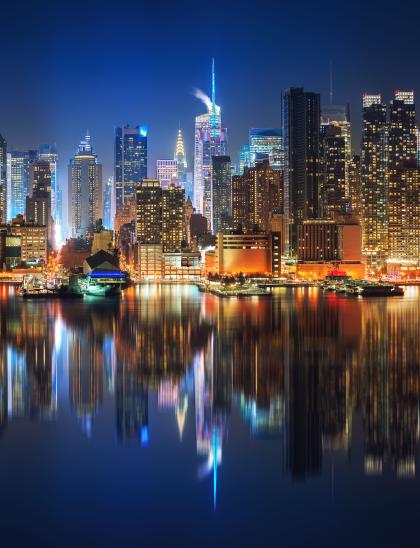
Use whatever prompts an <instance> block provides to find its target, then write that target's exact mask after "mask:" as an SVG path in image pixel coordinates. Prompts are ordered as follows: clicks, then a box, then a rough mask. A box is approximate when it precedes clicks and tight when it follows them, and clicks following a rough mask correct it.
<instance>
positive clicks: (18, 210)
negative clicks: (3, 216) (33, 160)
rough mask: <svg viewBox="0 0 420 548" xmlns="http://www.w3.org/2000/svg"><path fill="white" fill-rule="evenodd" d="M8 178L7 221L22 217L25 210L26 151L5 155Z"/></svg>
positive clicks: (27, 157) (27, 177)
mask: <svg viewBox="0 0 420 548" xmlns="http://www.w3.org/2000/svg"><path fill="white" fill-rule="evenodd" d="M7 161H8V176H9V178H10V181H9V183H8V187H9V189H10V200H9V203H10V211H9V212H8V217H9V219H12V218H13V217H16V215H23V214H24V213H25V208H26V196H27V195H28V189H29V153H28V152H27V151H12V152H9V153H8V154H7Z"/></svg>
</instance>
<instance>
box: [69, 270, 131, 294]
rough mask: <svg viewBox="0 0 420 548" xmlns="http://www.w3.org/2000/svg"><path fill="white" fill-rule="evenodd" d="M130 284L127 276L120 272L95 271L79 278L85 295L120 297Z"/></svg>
mask: <svg viewBox="0 0 420 548" xmlns="http://www.w3.org/2000/svg"><path fill="white" fill-rule="evenodd" d="M129 282H130V280H129V278H128V276H127V274H126V273H125V272H121V271H120V270H93V271H92V272H90V273H89V274H86V275H85V276H82V277H80V278H79V287H80V290H81V292H82V293H83V294H85V295H90V296H92V297H111V296H115V295H119V294H120V293H121V290H122V289H125V288H126V287H128V285H129Z"/></svg>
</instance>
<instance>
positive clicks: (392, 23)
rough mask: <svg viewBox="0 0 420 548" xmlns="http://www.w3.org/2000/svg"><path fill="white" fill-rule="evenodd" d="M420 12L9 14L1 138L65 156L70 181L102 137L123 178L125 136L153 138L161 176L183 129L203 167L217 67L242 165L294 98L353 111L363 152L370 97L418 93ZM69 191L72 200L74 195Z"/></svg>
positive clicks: (337, 8)
mask: <svg viewBox="0 0 420 548" xmlns="http://www.w3.org/2000/svg"><path fill="white" fill-rule="evenodd" d="M419 15H420V6H419V5H416V4H415V2H399V3H394V4H393V6H392V7H388V6H387V5H386V3H384V2H372V1H370V0H369V2H368V1H367V0H365V1H364V2H359V1H353V2H346V3H344V2H337V1H335V2H314V1H313V2H307V1H305V0H302V1H300V2H292V1H289V2H283V1H282V0H265V1H258V2H257V1H248V2H247V1H246V0H245V1H242V2H240V1H235V0H233V1H232V0H224V1H219V0H212V1H211V2H200V1H195V2H191V1H186V0H179V1H176V2H171V3H170V2H163V1H161V0H153V1H150V2H144V1H142V0H137V1H127V0H119V1H118V2H117V1H113V2H108V1H107V0H101V1H97V0H85V1H80V0H73V1H72V2H68V1H66V0H63V1H57V0H56V1H51V0H46V1H44V2H42V3H40V2H38V1H33V2H30V1H26V2H25V1H21V2H11V1H9V2H2V4H1V20H2V55H1V67H2V71H1V73H2V78H1V82H2V85H1V88H0V94H1V101H0V132H1V133H2V134H3V135H4V136H5V137H6V139H7V141H8V143H9V145H10V148H13V147H14V148H34V147H37V146H38V144H40V143H44V142H55V143H57V146H58V151H59V154H60V166H59V168H60V176H61V177H63V178H64V180H63V179H61V181H62V183H64V185H65V184H66V181H67V172H66V166H67V162H68V159H69V157H70V156H71V155H72V154H73V153H74V151H75V149H76V147H77V144H78V142H79V140H80V138H81V137H82V136H83V135H84V134H85V131H86V128H89V130H90V133H91V135H92V142H93V145H94V147H95V149H96V151H97V153H98V155H99V158H100V161H101V162H102V163H103V164H104V179H105V176H109V175H111V174H112V164H113V127H114V126H115V125H118V124H124V123H127V122H129V123H131V124H144V123H146V124H147V125H148V126H149V131H150V133H149V150H150V154H149V176H154V175H155V173H154V171H155V169H154V166H155V161H156V159H157V158H165V157H172V155H173V148H174V142H175V138H176V132H177V129H178V123H179V122H180V123H181V127H182V129H183V130H184V135H185V138H186V145H187V152H188V157H189V161H190V164H191V161H192V140H193V128H194V125H193V124H194V116H196V115H197V114H200V113H202V112H204V107H203V105H202V104H201V103H200V102H199V101H197V100H196V99H195V98H194V97H193V96H192V95H191V90H192V88H194V87H199V88H202V89H204V90H205V91H207V92H209V91H210V90H209V87H210V64H211V57H212V56H214V57H215V58H216V70H217V101H218V103H219V104H220V105H221V107H222V116H223V122H224V124H225V125H226V126H227V127H228V128H229V132H230V151H229V152H230V153H231V155H232V158H233V160H234V161H236V159H237V152H238V150H239V148H240V147H241V145H242V144H243V143H245V142H246V141H247V132H248V129H249V128H250V127H264V126H271V127H276V126H279V124H280V97H281V90H282V89H284V88H286V87H289V86H304V87H305V88H306V89H307V90H308V91H318V92H320V93H321V94H322V99H323V101H324V102H327V101H328V89H329V64H330V60H331V61H332V63H333V67H334V68H333V73H334V89H335V102H336V103H343V102H350V104H351V108H352V120H353V123H354V129H353V146H354V148H355V149H356V150H357V149H358V147H359V133H360V109H361V94H362V92H364V91H367V92H378V91H381V92H383V94H384V96H385V98H386V99H387V100H388V99H389V98H390V97H391V94H392V90H393V89H394V88H398V87H399V88H410V89H411V88H414V89H416V88H417V89H418V88H420V86H419V85H418V83H419V80H420V71H419V70H418V60H419V58H420V45H419V41H418V22H419ZM64 185H63V186H64Z"/></svg>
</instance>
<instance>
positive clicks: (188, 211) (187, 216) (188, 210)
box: [185, 196, 194, 246]
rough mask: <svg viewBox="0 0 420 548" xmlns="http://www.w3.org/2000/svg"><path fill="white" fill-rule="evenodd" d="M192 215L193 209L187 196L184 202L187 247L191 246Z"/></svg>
mask: <svg viewBox="0 0 420 548" xmlns="http://www.w3.org/2000/svg"><path fill="white" fill-rule="evenodd" d="M193 214H194V208H193V205H192V201H191V198H190V197H189V196H187V199H186V200H185V240H186V242H187V245H188V246H189V245H191V217H192V215H193Z"/></svg>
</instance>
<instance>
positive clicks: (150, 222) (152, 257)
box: [136, 179, 162, 278]
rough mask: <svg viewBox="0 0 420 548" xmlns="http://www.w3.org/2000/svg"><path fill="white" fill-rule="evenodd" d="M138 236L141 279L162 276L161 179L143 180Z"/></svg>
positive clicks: (139, 202)
mask: <svg viewBox="0 0 420 548" xmlns="http://www.w3.org/2000/svg"><path fill="white" fill-rule="evenodd" d="M136 205H137V210H136V235H137V241H138V261H137V264H138V273H139V276H140V278H160V277H161V275H162V188H161V186H160V182H159V179H143V181H142V182H141V183H140V184H139V185H138V187H137V193H136Z"/></svg>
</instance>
